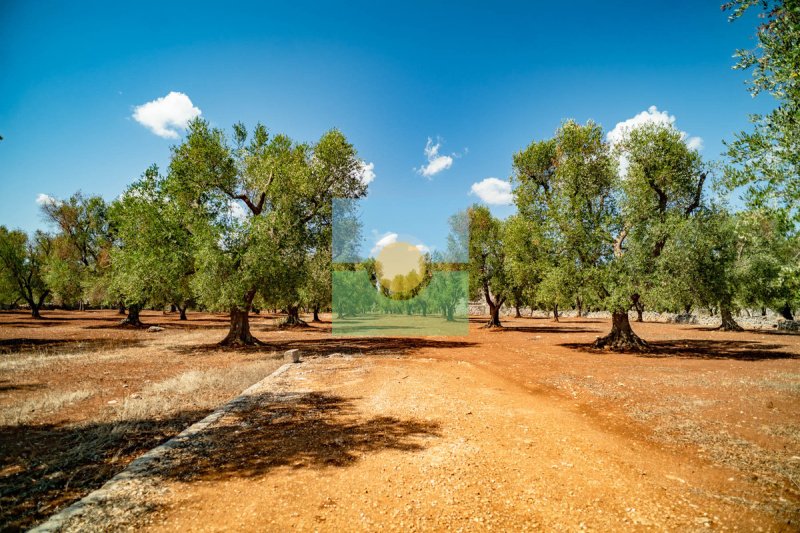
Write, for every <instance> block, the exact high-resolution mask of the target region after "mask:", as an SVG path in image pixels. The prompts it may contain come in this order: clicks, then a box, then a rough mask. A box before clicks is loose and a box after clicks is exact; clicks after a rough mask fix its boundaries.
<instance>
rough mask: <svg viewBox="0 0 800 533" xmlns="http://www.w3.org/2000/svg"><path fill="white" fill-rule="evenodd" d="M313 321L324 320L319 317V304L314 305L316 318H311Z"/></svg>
mask: <svg viewBox="0 0 800 533" xmlns="http://www.w3.org/2000/svg"><path fill="white" fill-rule="evenodd" d="M311 321H312V322H322V320H320V319H319V306H318V305H315V306H314V319H313V320H311Z"/></svg>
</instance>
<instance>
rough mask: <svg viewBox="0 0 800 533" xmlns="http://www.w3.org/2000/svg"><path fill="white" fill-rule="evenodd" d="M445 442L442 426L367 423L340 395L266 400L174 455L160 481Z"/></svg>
mask: <svg viewBox="0 0 800 533" xmlns="http://www.w3.org/2000/svg"><path fill="white" fill-rule="evenodd" d="M439 436H440V426H439V424H438V423H436V422H430V421H424V420H415V419H399V418H396V417H390V416H376V417H372V418H364V417H363V415H361V414H360V413H359V411H358V409H357V408H356V407H355V405H354V403H353V400H352V399H348V398H343V397H341V396H335V395H330V394H322V393H307V394H273V393H265V394H260V395H257V396H254V397H252V398H250V399H249V400H248V402H247V405H246V406H244V407H243V408H241V409H237V410H236V411H235V412H233V413H230V414H228V415H226V417H225V418H223V419H222V420H221V421H220V422H219V423H217V424H215V425H213V426H211V427H209V428H207V429H206V430H204V431H203V432H202V433H201V434H199V435H197V436H195V437H194V438H192V439H191V440H187V441H186V442H185V443H183V444H182V445H181V446H180V447H179V448H178V449H176V450H174V451H171V454H172V455H171V456H170V458H169V459H167V460H166V461H165V462H164V463H163V464H164V466H163V467H160V468H159V469H158V470H157V471H156V472H154V474H153V475H155V476H158V477H163V478H166V479H178V480H181V481H191V480H195V479H204V480H213V479H224V478H229V477H257V476H262V475H264V474H266V473H268V472H269V471H271V470H273V469H275V468H278V467H290V468H294V469H301V468H327V467H346V466H349V465H351V464H353V463H354V462H356V461H358V459H359V458H361V457H362V456H363V455H365V454H370V453H377V452H380V451H383V450H394V451H400V452H418V451H421V450H423V449H425V447H426V442H427V441H428V440H429V439H433V438H437V437H439Z"/></svg>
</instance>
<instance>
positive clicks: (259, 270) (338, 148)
mask: <svg viewBox="0 0 800 533" xmlns="http://www.w3.org/2000/svg"><path fill="white" fill-rule="evenodd" d="M360 168H361V165H360V162H359V160H358V159H357V154H356V151H355V149H354V148H353V146H352V145H351V144H350V143H349V142H348V141H347V139H346V138H345V136H344V135H343V134H342V133H341V132H339V131H338V130H331V131H329V132H328V133H326V134H324V135H323V136H322V138H320V140H319V141H318V142H317V143H315V144H314V145H308V144H304V143H297V142H294V141H292V140H291V139H290V138H289V137H287V136H286V135H274V136H273V135H270V134H269V133H268V132H267V129H266V128H265V127H264V126H262V125H260V124H259V125H257V126H256V127H255V128H254V129H253V131H252V134H251V135H248V132H247V130H246V129H245V127H244V126H243V125H242V124H237V125H235V126H234V128H233V139H232V142H231V141H229V139H228V138H227V136H226V135H225V134H224V132H223V131H222V130H220V129H216V128H211V127H210V126H209V125H208V123H207V122H206V121H204V120H202V119H196V120H194V121H193V122H192V123H191V124H190V125H189V131H188V134H187V136H186V139H185V140H184V141H183V142H182V143H181V144H180V145H178V146H176V147H174V148H173V151H172V159H171V163H170V172H169V175H168V176H167V183H166V185H165V186H166V190H167V192H168V194H169V197H170V198H171V200H172V201H175V202H177V204H178V206H179V208H180V210H181V212H182V213H183V217H184V221H185V222H184V223H185V224H186V225H187V228H188V230H189V231H190V232H191V233H192V241H193V250H194V265H195V275H194V276H193V278H192V288H193V290H194V292H195V294H196V296H197V298H198V300H199V302H200V303H202V304H203V305H205V306H206V307H208V308H211V309H226V310H227V311H228V312H229V313H230V329H229V331H228V335H227V336H226V338H225V339H224V340H223V341H222V344H227V345H235V344H244V345H247V344H258V343H259V341H258V340H257V339H255V338H254V337H253V335H252V334H251V332H250V322H249V313H250V310H251V308H252V304H253V300H254V298H255V297H256V294H258V293H261V294H262V296H263V297H264V300H265V301H268V302H275V301H282V302H284V304H285V305H286V307H287V309H288V310H289V312H290V318H291V317H292V315H294V316H295V317H296V313H297V309H298V308H299V304H300V301H301V294H300V289H301V287H302V284H303V282H304V275H305V273H306V268H305V265H306V261H307V260H308V256H309V251H311V250H313V249H314V248H315V247H317V246H319V243H320V240H321V239H322V238H323V235H324V234H325V231H324V228H327V227H329V226H330V223H331V215H332V206H331V204H332V199H333V198H334V197H343V198H357V197H360V196H362V195H364V194H365V193H366V185H365V184H364V183H363V182H362V180H361V176H360V174H359V171H360ZM292 311H294V313H293V312H292Z"/></svg>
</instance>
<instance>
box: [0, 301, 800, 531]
mask: <svg viewBox="0 0 800 533" xmlns="http://www.w3.org/2000/svg"><path fill="white" fill-rule="evenodd" d="M142 318H143V321H144V322H146V323H148V324H156V323H157V324H159V325H162V326H164V327H165V330H164V331H162V332H159V333H147V332H146V331H143V330H131V329H120V328H116V327H114V324H115V323H116V321H118V320H119V319H118V317H117V316H116V315H115V314H114V313H113V312H110V311H109V312H89V313H75V312H73V313H67V312H61V313H59V312H52V311H51V312H47V313H45V319H44V320H42V321H33V320H31V319H29V318H28V317H25V316H24V315H22V314H21V313H20V314H17V313H2V314H0V351H3V352H5V353H4V355H2V356H0V410H2V411H1V412H2V414H3V420H4V422H3V424H2V425H0V449H1V450H2V457H0V461H1V462H0V490H1V491H2V493H1V494H0V497H2V500H0V501H1V502H2V515H1V516H0V520H2V524H3V525H4V528H5V529H15V528H24V527H29V526H31V525H34V524H35V523H37V522H38V521H41V520H42V519H44V518H46V516H47V515H49V514H52V513H53V512H55V511H56V510H57V509H58V508H60V507H63V506H64V505H66V504H68V503H69V502H70V501H73V500H74V499H76V498H78V497H80V496H82V495H84V494H85V493H87V492H88V491H89V490H91V489H93V488H96V487H97V486H99V485H101V484H102V483H103V482H104V481H105V480H107V479H108V478H110V477H111V475H113V473H115V472H117V471H119V470H120V469H122V468H123V467H124V465H125V464H127V463H128V462H129V461H130V460H131V459H132V458H134V457H135V456H136V455H138V454H140V453H141V452H143V451H144V450H145V449H148V448H151V447H152V446H154V445H156V444H157V443H158V442H160V441H163V440H164V439H166V438H168V437H169V436H171V435H174V434H176V433H177V432H179V431H180V430H182V429H183V428H184V427H185V426H186V425H188V424H189V423H191V422H193V421H196V420H198V419H199V418H201V417H202V416H204V414H206V413H208V412H209V411H210V410H211V409H212V408H213V406H214V405H217V404H219V403H221V402H223V401H224V400H225V399H226V398H229V397H232V396H234V395H236V394H237V393H238V392H239V391H240V390H242V389H244V388H245V387H246V386H247V385H249V384H250V383H253V382H255V381H258V380H259V379H261V377H263V376H265V375H267V374H269V372H270V371H271V369H274V368H276V367H277V365H279V364H281V361H280V360H278V357H280V354H281V353H282V351H283V350H286V349H289V348H300V349H301V350H302V351H303V354H304V356H305V357H306V361H305V362H304V363H303V364H301V365H296V366H295V367H294V368H292V370H291V371H290V372H287V373H286V374H285V375H284V376H282V381H281V382H280V386H279V387H278V388H277V390H274V391H270V392H269V394H267V393H265V394H264V395H263V396H262V397H260V398H258V399H257V401H254V402H253V403H252V404H251V405H250V406H249V407H248V408H247V409H245V410H243V411H241V412H238V413H234V414H231V415H228V416H227V417H225V419H223V420H221V421H220V422H219V423H218V424H217V425H215V426H214V427H212V428H210V429H209V430H208V431H207V432H206V433H205V434H204V435H203V436H202V438H201V439H199V442H198V443H196V447H195V448H193V449H191V450H188V451H187V453H188V454H189V457H187V458H185V460H183V461H180V462H178V463H177V464H175V465H173V466H172V467H170V468H169V469H168V470H167V471H165V472H163V473H161V474H159V475H160V476H161V477H160V478H159V486H160V487H161V488H163V492H162V493H161V494H160V496H159V497H158V502H157V505H152V506H149V507H143V508H136V509H137V513H136V516H128V517H126V520H127V521H128V523H129V524H130V523H136V524H137V527H144V528H149V529H156V530H176V529H179V530H185V529H191V530H220V529H240V530H252V529H258V530H265V529H266V530H285V529H287V528H290V527H291V528H296V529H301V530H330V531H336V530H353V529H367V530H376V529H405V530H409V529H426V530H430V529H456V530H457V529H462V530H477V529H481V530H484V529H490V528H491V529H500V530H509V529H510V530H525V529H546V530H549V529H567V530H576V529H584V528H586V529H598V530H608V529H620V528H631V527H634V526H637V525H638V526H640V527H645V528H655V529H668V530H678V531H684V530H695V529H698V530H699V529H706V528H709V527H710V528H712V529H721V530H723V529H730V530H735V529H738V530H742V531H751V530H758V529H763V530H768V531H796V530H798V529H800V527H799V526H798V524H800V409H798V407H800V335H789V334H779V333H776V332H769V331H759V332H741V333H738V332H730V333H728V332H719V331H712V330H708V329H706V328H701V327H697V326H688V325H668V324H655V323H643V324H633V327H634V329H635V331H636V332H637V333H638V334H639V335H640V336H642V337H643V338H644V339H646V340H647V341H648V342H649V343H650V345H651V348H652V351H651V352H650V353H646V354H613V353H609V352H604V351H597V350H592V349H591V348H590V346H591V343H592V342H593V341H594V339H595V338H596V337H597V336H599V335H602V334H604V333H605V332H607V329H608V328H609V323H608V321H604V320H589V319H569V318H564V319H562V320H561V322H559V323H553V322H551V321H549V320H547V319H530V318H521V319H505V320H504V324H505V326H506V327H504V328H501V329H492V330H486V329H482V328H481V327H480V326H481V325H482V324H483V322H484V321H485V320H483V319H474V320H473V321H472V322H473V323H472V324H470V334H469V336H467V337H427V338H398V337H391V338H379V337H374V338H372V337H371V338H349V337H331V336H330V324H329V323H323V324H314V325H313V326H312V327H310V328H303V329H297V330H290V331H281V330H278V329H276V327H275V326H276V324H277V320H276V319H275V318H274V317H269V316H267V317H263V318H258V317H254V318H253V319H252V323H253V326H254V327H253V329H254V334H256V336H257V337H259V338H260V339H261V340H262V341H265V342H266V343H267V346H266V347H262V348H258V349H250V350H221V349H218V348H216V347H214V346H213V343H214V342H215V341H217V340H219V339H221V338H222V337H223V336H224V332H225V326H226V319H225V317H224V316H221V315H220V316H216V315H197V314H195V315H192V314H190V320H189V322H188V323H180V322H179V321H177V316H171V315H170V316H167V315H162V314H161V313H155V312H148V313H143V316H142ZM332 353H338V354H340V355H337V356H335V357H323V356H327V355H330V354H332ZM342 354H343V355H342ZM192 372H194V374H193V373H192ZM248 381H249V383H247V382H248ZM237 387H238V389H236V388H237ZM76 393H79V394H76ZM134 396H139V398H134ZM45 400H46V401H45ZM109 402H116V403H111V404H110V403H109ZM138 402H142V403H144V404H146V406H147V407H145V408H142V407H137V403H138ZM31 405H33V406H35V407H36V409H34V410H33V411H30V409H29V407H25V406H31ZM114 427H121V428H122V429H120V430H119V432H121V433H122V434H123V435H124V438H122V439H121V438H117V433H115V431H114V429H113V428H114ZM109 428H110V429H109ZM98 433H100V434H102V435H103V436H104V437H103V438H102V439H97V438H95V440H92V438H91V437H89V435H95V436H96V434H98ZM109 434H110V435H112V436H111V437H108V436H107V435H109ZM81 445H83V446H84V447H81ZM143 509H144V510H143ZM109 525H110V524H107V523H101V522H97V523H85V524H81V527H79V529H107V526H109Z"/></svg>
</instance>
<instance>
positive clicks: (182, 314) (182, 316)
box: [176, 306, 186, 320]
mask: <svg viewBox="0 0 800 533" xmlns="http://www.w3.org/2000/svg"><path fill="white" fill-rule="evenodd" d="M176 307H177V308H178V312H179V313H180V320H186V306H183V307H181V306H176Z"/></svg>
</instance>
